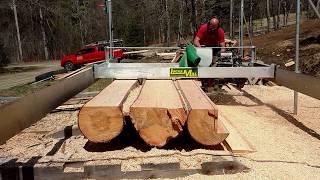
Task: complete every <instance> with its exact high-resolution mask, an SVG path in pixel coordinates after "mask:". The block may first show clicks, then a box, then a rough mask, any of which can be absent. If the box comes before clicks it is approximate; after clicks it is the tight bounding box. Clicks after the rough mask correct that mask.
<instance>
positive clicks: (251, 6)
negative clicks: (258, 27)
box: [249, 0, 254, 37]
mask: <svg viewBox="0 0 320 180" xmlns="http://www.w3.org/2000/svg"><path fill="white" fill-rule="evenodd" d="M253 14H254V13H253V1H252V0H250V18H249V33H250V34H251V37H253Z"/></svg>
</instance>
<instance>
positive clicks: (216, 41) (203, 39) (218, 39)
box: [196, 24, 224, 46]
mask: <svg viewBox="0 0 320 180" xmlns="http://www.w3.org/2000/svg"><path fill="white" fill-rule="evenodd" d="M196 37H198V38H199V39H200V45H204V46H219V45H220V43H223V42H224V30H223V29H222V28H218V29H216V30H215V31H214V33H211V34H209V32H208V24H203V25H201V26H200V28H199V30H198V33H197V35H196Z"/></svg>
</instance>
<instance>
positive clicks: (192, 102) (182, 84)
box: [177, 80, 229, 146]
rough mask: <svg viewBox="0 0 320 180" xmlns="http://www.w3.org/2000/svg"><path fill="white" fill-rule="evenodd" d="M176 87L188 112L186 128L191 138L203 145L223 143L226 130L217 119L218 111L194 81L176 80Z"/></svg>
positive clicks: (226, 135) (227, 133) (226, 134)
mask: <svg viewBox="0 0 320 180" xmlns="http://www.w3.org/2000/svg"><path fill="white" fill-rule="evenodd" d="M177 87H178V89H179V90H180V92H181V94H182V97H183V98H184V100H185V102H186V108H187V111H188V112H189V114H188V119H187V127H188V130H189V133H190V135H191V137H192V138H193V139H194V140H195V141H197V142H198V143H200V144H203V145H208V146H210V145H217V144H219V143H221V142H222V141H224V140H225V139H226V138H227V137H228V135H229V132H228V130H227V129H226V128H225V127H224V124H223V122H222V121H221V120H219V119H218V109H217V106H216V105H215V104H213V102H212V101H211V100H210V99H209V98H208V96H207V95H206V94H205V92H203V91H202V89H201V88H200V87H199V86H198V85H197V84H196V82H195V81H194V80H178V83H177Z"/></svg>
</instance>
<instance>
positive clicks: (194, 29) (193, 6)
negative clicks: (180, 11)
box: [191, 0, 197, 34]
mask: <svg viewBox="0 0 320 180" xmlns="http://www.w3.org/2000/svg"><path fill="white" fill-rule="evenodd" d="M191 24H192V25H191V27H192V34H195V33H196V32H197V14H196V3H195V0H191Z"/></svg>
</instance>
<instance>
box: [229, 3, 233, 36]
mask: <svg viewBox="0 0 320 180" xmlns="http://www.w3.org/2000/svg"><path fill="white" fill-rule="evenodd" d="M229 21H230V22H229V23H230V30H229V31H230V32H229V33H230V34H229V36H230V38H231V39H233V0H230V20H229Z"/></svg>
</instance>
